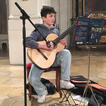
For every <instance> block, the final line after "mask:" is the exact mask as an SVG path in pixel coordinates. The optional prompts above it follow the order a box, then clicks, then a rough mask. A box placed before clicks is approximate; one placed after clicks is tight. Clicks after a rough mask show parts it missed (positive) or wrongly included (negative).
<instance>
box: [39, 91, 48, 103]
mask: <svg viewBox="0 0 106 106" xmlns="http://www.w3.org/2000/svg"><path fill="white" fill-rule="evenodd" d="M47 94H48V92H47V90H45V91H44V94H43V95H42V96H39V95H38V103H43V102H45V100H46V95H47Z"/></svg>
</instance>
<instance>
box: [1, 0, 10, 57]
mask: <svg viewBox="0 0 106 106" xmlns="http://www.w3.org/2000/svg"><path fill="white" fill-rule="evenodd" d="M7 13H8V12H7V1H6V0H0V57H2V56H8V14H7ZM4 51H5V52H4Z"/></svg>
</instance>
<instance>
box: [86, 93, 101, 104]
mask: <svg viewBox="0 0 106 106" xmlns="http://www.w3.org/2000/svg"><path fill="white" fill-rule="evenodd" d="M94 95H95V98H96V100H97V102H98V103H97V102H96V100H95V99H94V97H93V95H91V97H90V99H89V103H88V106H98V105H99V106H102V104H103V97H102V96H100V95H98V94H94Z"/></svg>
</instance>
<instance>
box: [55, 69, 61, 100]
mask: <svg viewBox="0 0 106 106" xmlns="http://www.w3.org/2000/svg"><path fill="white" fill-rule="evenodd" d="M60 79H61V73H60V70H56V87H57V91H58V92H59V94H60V98H61V97H62V92H61V90H60Z"/></svg>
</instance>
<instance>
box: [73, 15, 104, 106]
mask: <svg viewBox="0 0 106 106" xmlns="http://www.w3.org/2000/svg"><path fill="white" fill-rule="evenodd" d="M80 25H82V26H81V27H82V29H83V28H84V27H86V30H83V31H85V32H86V33H84V34H85V37H84V38H83V37H82V35H80V34H82V33H81V32H80V31H81V30H82V29H80ZM103 25H104V20H103V19H95V18H87V17H78V19H77V28H76V31H77V32H75V35H74V40H75V41H74V45H75V44H76V45H84V46H86V47H87V49H88V83H87V84H86V86H85V89H84V92H83V97H84V96H85V94H86V93H87V89H88V88H89V90H90V91H91V93H92V95H93V97H94V99H95V101H96V103H97V105H98V106H99V103H98V101H97V99H96V97H95V95H94V92H93V89H92V86H90V84H91V80H90V52H91V49H92V47H91V46H92V45H94V44H96V43H97V44H99V39H100V36H98V35H100V34H101V32H102V28H103ZM96 28H97V29H96ZM95 29H96V32H95ZM78 31H79V32H78ZM78 34H79V35H78ZM96 34H98V35H97V36H96ZM76 35H77V37H76ZM78 37H79V38H78ZM81 37H82V38H81ZM91 44H92V45H91ZM81 102H82V100H81ZM81 102H80V104H81Z"/></svg>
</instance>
